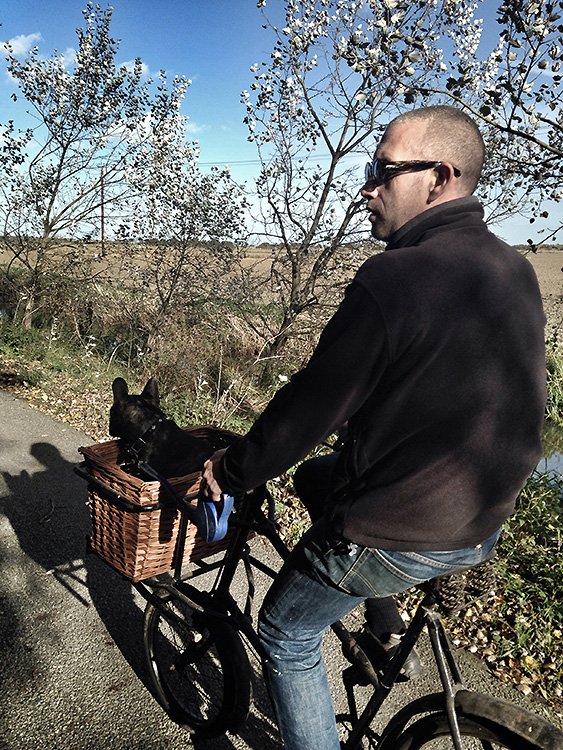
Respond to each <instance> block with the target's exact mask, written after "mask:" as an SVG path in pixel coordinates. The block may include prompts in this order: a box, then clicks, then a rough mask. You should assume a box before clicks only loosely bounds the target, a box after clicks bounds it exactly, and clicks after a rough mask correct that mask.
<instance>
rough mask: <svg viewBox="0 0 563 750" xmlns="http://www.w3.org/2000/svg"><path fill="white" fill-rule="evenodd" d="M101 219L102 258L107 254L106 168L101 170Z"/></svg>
mask: <svg viewBox="0 0 563 750" xmlns="http://www.w3.org/2000/svg"><path fill="white" fill-rule="evenodd" d="M100 200H101V206H100V220H101V223H102V238H101V239H102V258H105V255H106V227H105V216H104V170H103V169H101V170H100Z"/></svg>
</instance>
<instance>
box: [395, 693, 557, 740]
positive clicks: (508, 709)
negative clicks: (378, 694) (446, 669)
mask: <svg viewBox="0 0 563 750" xmlns="http://www.w3.org/2000/svg"><path fill="white" fill-rule="evenodd" d="M456 706H457V708H456V713H457V717H458V723H459V729H460V734H461V737H462V742H464V743H465V744H463V748H464V750H465V748H467V750H477V748H483V750H497V748H506V749H507V750H559V749H560V748H562V747H563V744H562V743H563V733H562V732H560V731H559V730H558V729H557V728H556V727H554V726H553V725H551V724H550V723H549V722H547V721H546V720H545V719H543V718H541V717H540V716H537V715H536V714H533V713H531V712H530V711H527V710H526V709H523V708H520V707H519V706H514V705H513V704H510V703H507V702H505V701H502V700H499V699H498V698H493V697H492V696H488V695H483V694H481V693H473V692H471V691H460V693H458V695H457V696H456ZM452 747H453V741H452V739H451V735H450V726H449V722H448V718H447V714H446V712H445V711H438V712H435V713H432V714H429V715H428V716H423V717H422V718H420V719H418V720H417V721H415V722H414V723H413V724H411V725H410V726H409V727H407V729H405V730H404V731H403V732H402V733H401V734H400V735H399V736H398V737H397V738H396V739H395V740H394V741H393V748H394V750H424V749H425V748H427V749H428V750H442V749H444V750H446V748H452Z"/></svg>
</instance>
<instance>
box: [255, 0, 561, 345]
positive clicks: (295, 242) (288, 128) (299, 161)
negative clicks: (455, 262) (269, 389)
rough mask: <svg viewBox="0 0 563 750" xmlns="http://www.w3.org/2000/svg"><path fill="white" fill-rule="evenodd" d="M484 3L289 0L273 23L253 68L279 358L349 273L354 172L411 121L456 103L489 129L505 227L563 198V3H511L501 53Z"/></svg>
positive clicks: (494, 190) (491, 195)
mask: <svg viewBox="0 0 563 750" xmlns="http://www.w3.org/2000/svg"><path fill="white" fill-rule="evenodd" d="M483 4H484V3H483V2H480V1H479V0H477V1H476V2H473V0H461V2H453V1H452V0H430V2H428V0H417V2H410V0H286V4H285V23H284V25H283V28H280V27H279V25H278V26H276V25H275V24H274V23H273V22H271V21H269V20H268V18H267V17H266V16H265V27H266V28H268V29H269V30H270V31H271V32H272V33H273V34H274V38H275V43H274V47H273V51H272V53H271V56H270V59H269V61H267V62H262V63H257V64H256V65H254V66H253V67H252V68H251V70H252V71H253V73H254V80H253V82H252V85H251V86H250V91H244V92H243V95H242V99H243V102H244V103H245V105H246V110H247V116H246V123H247V125H248V129H249V133H250V135H249V137H250V139H251V140H253V141H254V142H255V143H256V146H257V149H258V153H259V156H260V160H261V163H262V167H261V173H260V176H259V178H258V182H257V186H258V195H259V200H260V202H259V206H258V209H257V210H258V211H259V212H260V213H261V220H262V222H263V224H264V226H265V227H266V230H265V234H266V236H267V237H268V239H269V240H270V241H271V242H273V243H274V244H275V245H276V247H277V250H276V251H275V254H274V257H273V262H272V276H271V281H272V284H271V286H270V290H269V291H270V294H271V293H275V294H276V295H277V298H278V300H279V302H280V305H281V308H282V310H283V315H282V319H281V322H280V324H279V325H277V326H272V327H271V330H270V341H269V350H270V353H272V354H277V353H278V352H279V351H281V349H282V348H283V347H284V345H285V344H286V342H287V340H288V338H289V336H290V335H291V334H292V332H294V331H295V330H296V323H297V321H298V320H300V319H301V318H302V317H303V315H304V314H305V313H307V311H309V310H311V309H312V308H313V307H314V306H316V305H318V303H319V299H320V300H323V299H324V300H325V301H326V300H327V296H326V292H327V290H330V288H331V281H332V280H334V279H339V278H341V277H342V276H343V275H345V274H346V272H347V268H346V263H345V261H346V251H347V249H348V248H347V245H346V239H347V238H348V239H351V238H354V236H355V233H356V232H357V229H358V222H359V211H360V208H361V201H360V200H359V199H358V189H359V188H360V187H361V181H362V175H361V173H360V172H359V169H358V168H357V167H354V166H353V165H352V161H356V162H358V163H359V162H360V161H362V160H363V161H365V159H366V155H367V154H369V153H370V152H371V151H372V150H373V148H374V142H375V140H376V137H377V135H378V134H380V133H381V132H382V131H383V129H384V128H385V125H386V124H387V122H388V121H389V120H390V119H391V118H392V117H393V116H395V115H396V114H398V113H399V112H400V111H402V110H404V109H407V108H412V107H413V105H414V106H423V105H427V104H431V103H454V104H456V105H457V106H460V107H463V108H465V109H467V110H468V111H469V112H470V113H472V114H473V115H474V116H475V117H477V119H479V121H480V123H481V126H482V130H483V134H484V137H485V140H486V142H487V145H488V148H489V154H490V158H489V160H488V162H487V165H486V169H485V172H484V177H483V181H482V187H481V192H480V197H481V198H482V199H483V201H484V203H485V205H486V207H487V209H488V212H489V215H490V216H491V217H492V218H495V217H496V218H500V217H502V216H504V215H506V214H507V213H509V212H512V211H515V210H518V211H523V210H528V211H530V214H531V219H532V220H533V219H534V218H535V216H537V215H538V214H544V213H545V211H546V209H545V208H544V205H543V204H544V203H545V201H546V200H548V199H556V198H557V197H558V196H559V195H560V185H561V163H562V162H561V155H562V142H561V126H562V122H561V110H560V108H559V106H560V105H559V104H558V103H559V102H560V100H561V76H560V74H559V70H560V67H559V66H560V62H559V59H560V53H561V50H560V47H559V46H558V45H559V39H560V34H561V28H562V26H561V18H560V14H559V11H560V10H561V6H562V3H561V2H558V3H556V2H555V1H553V2H544V1H541V0H528V1H527V2H524V3H522V2H516V1H512V0H509V1H508V2H504V3H502V4H499V5H498V7H497V21H498V23H499V24H500V28H499V42H498V44H497V45H496V46H495V47H494V49H492V50H490V51H486V50H485V51H483V45H484V41H483V33H482V32H483V21H482V19H480V18H479V16H478V14H479V9H480V7H481V6H482V5H483ZM266 5H267V3H266V0H260V2H258V7H259V8H264V7H265V6H266ZM489 5H490V3H489ZM363 231H364V234H365V229H364V230H363ZM554 233H555V232H554Z"/></svg>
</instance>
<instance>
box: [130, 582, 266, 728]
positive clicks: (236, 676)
mask: <svg viewBox="0 0 563 750" xmlns="http://www.w3.org/2000/svg"><path fill="white" fill-rule="evenodd" d="M144 641H145V653H146V656H147V660H148V664H149V670H150V673H151V677H152V680H153V683H154V687H155V689H156V694H157V698H158V700H159V702H160V704H161V705H162V706H163V708H164V709H165V710H166V712H167V713H168V714H169V716H170V718H171V719H173V721H175V722H177V723H178V724H181V725H183V726H185V727H186V728H187V729H188V731H190V733H192V734H193V735H195V736H198V737H217V736H218V735H221V734H224V733H225V732H226V731H228V730H231V731H236V730H237V729H238V728H239V727H240V725H241V724H242V722H243V721H244V720H245V718H246V716H247V715H248V710H249V706H250V700H251V690H252V687H251V678H250V665H249V663H248V658H247V656H246V653H245V651H244V647H243V645H242V642H241V640H240V637H239V636H238V633H236V632H235V631H234V630H233V628H231V627H230V626H229V625H227V624H226V623H224V622H221V621H220V620H217V619H214V618H212V617H209V616H207V615H206V614H205V613H201V612H197V611H195V610H193V609H192V608H191V607H189V606H188V605H187V604H186V603H185V602H184V601H183V600H182V599H181V598H180V597H178V596H176V595H174V594H169V595H167V597H166V598H165V599H163V602H162V606H159V607H155V606H153V605H152V604H148V605H147V608H146V610H145V626H144Z"/></svg>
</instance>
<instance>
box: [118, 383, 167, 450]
mask: <svg viewBox="0 0 563 750" xmlns="http://www.w3.org/2000/svg"><path fill="white" fill-rule="evenodd" d="M112 390H113V404H112V406H111V409H110V411H109V434H110V435H112V437H116V438H122V439H123V440H125V441H127V442H129V443H132V442H134V441H135V440H136V439H137V438H138V437H139V435H142V434H143V432H144V431H145V430H146V429H148V427H150V425H151V424H152V423H154V421H155V416H160V417H163V416H164V415H163V414H162V412H161V411H160V398H159V395H158V385H157V383H156V380H155V379H154V378H150V379H149V380H148V381H147V384H146V385H145V387H144V388H143V391H142V393H140V394H139V395H137V396H136V395H133V394H130V393H129V388H128V386H127V383H126V382H125V380H123V378H116V379H115V380H114V381H113V384H112Z"/></svg>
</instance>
